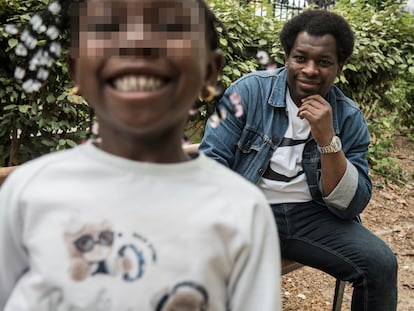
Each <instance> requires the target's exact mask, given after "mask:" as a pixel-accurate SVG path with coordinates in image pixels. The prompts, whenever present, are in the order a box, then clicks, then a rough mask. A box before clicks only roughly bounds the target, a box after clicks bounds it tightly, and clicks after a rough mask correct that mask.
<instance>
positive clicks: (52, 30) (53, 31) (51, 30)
mask: <svg viewBox="0 0 414 311" xmlns="http://www.w3.org/2000/svg"><path fill="white" fill-rule="evenodd" d="M46 34H47V35H48V37H49V38H50V39H51V40H55V39H56V38H57V37H58V36H59V29H57V28H56V27H55V26H53V25H52V26H49V27H48V28H47V31H46Z"/></svg>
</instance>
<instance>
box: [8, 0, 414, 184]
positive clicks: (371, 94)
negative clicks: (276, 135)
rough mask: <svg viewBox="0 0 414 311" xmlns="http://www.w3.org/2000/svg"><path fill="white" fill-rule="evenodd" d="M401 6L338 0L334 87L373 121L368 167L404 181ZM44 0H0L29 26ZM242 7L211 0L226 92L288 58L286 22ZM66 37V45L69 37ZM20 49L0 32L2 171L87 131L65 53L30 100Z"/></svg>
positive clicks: (406, 44)
mask: <svg viewBox="0 0 414 311" xmlns="http://www.w3.org/2000/svg"><path fill="white" fill-rule="evenodd" d="M402 2H404V1H388V0H385V1H362V0H361V1H358V0H356V1H355V0H352V1H350V0H339V1H337V5H336V6H335V8H334V9H333V10H334V11H336V12H338V13H339V14H341V15H343V16H344V17H345V18H347V19H348V20H349V22H350V24H351V26H352V27H353V29H354V31H355V35H356V46H355V51H354V54H353V56H352V57H351V59H350V61H349V62H348V64H347V65H346V66H345V68H344V71H343V74H342V76H341V77H340V79H338V81H337V83H338V85H339V86H340V87H341V88H342V89H343V90H344V91H345V93H346V94H347V95H349V96H350V97H351V98H353V99H355V101H356V102H357V103H358V104H359V105H360V107H361V109H362V110H363V112H364V114H365V116H366V118H367V120H368V123H369V127H370V131H371V135H372V144H371V147H370V152H369V161H370V164H371V167H372V168H373V170H374V171H375V172H377V173H379V174H386V175H387V177H388V178H391V179H394V180H403V179H404V175H403V172H402V171H401V170H400V169H399V167H398V165H397V162H396V161H395V159H393V158H391V157H389V151H390V148H391V147H392V143H393V139H394V137H395V135H396V134H397V132H399V131H403V132H404V133H405V134H407V135H410V137H413V138H414V134H413V124H414V109H413V105H414V37H413V36H414V18H413V17H412V16H410V15H408V14H407V13H405V12H404V11H403V10H402V9H401V3H402ZM45 3H47V0H40V1H39V0H26V1H18V0H0V20H1V24H2V25H4V24H6V23H17V24H19V23H21V22H27V21H28V20H29V19H30V16H31V14H32V13H33V12H36V11H38V10H39V9H40V8H41V7H43V6H44V5H45ZM239 3H240V1H236V0H234V1H232V0H227V1H223V0H209V4H210V6H211V7H212V9H213V11H214V12H215V13H216V14H217V16H218V17H219V18H220V19H221V20H222V22H223V24H224V25H225V27H226V29H227V32H228V36H227V37H226V36H224V29H222V28H219V29H218V30H219V32H220V33H222V34H223V36H222V38H221V40H220V43H221V46H222V49H223V50H224V53H225V57H226V66H225V67H224V70H223V74H222V76H221V78H220V82H221V84H222V85H223V87H226V86H228V85H229V84H230V83H231V81H234V80H236V79H238V78H239V77H241V76H242V75H244V74H245V73H248V72H251V71H254V70H257V69H258V65H257V63H256V59H255V55H256V53H257V51H258V50H265V51H268V52H269V53H270V54H271V56H272V57H273V58H274V59H275V60H276V61H277V62H278V63H281V64H282V63H283V60H284V53H283V50H282V48H281V46H280V44H279V40H278V33H279V31H280V29H281V28H282V26H283V24H284V23H285V21H281V20H277V19H275V18H272V17H271V15H270V14H269V15H268V16H255V15H254V8H253V7H250V6H246V5H244V6H240V5H239ZM379 3H380V5H379ZM268 12H271V8H270V7H269V8H268ZM62 40H63V41H67V37H66V34H63V35H62ZM16 44H17V42H16V40H15V39H13V38H12V37H10V36H9V35H8V34H6V33H5V32H4V30H3V27H0V62H1V64H2V66H1V68H0V166H7V165H16V164H20V163H23V162H25V161H27V160H29V159H32V158H35V157H37V156H39V155H41V154H44V153H48V152H50V151H54V150H59V149H63V148H67V147H71V146H74V145H76V144H78V143H80V142H81V141H82V140H84V139H85V138H86V136H87V133H88V132H89V128H90V119H91V116H90V113H89V108H88V106H87V105H86V103H85V102H84V101H83V100H82V98H80V97H78V96H76V95H71V94H70V92H69V90H70V88H71V86H72V84H71V82H70V77H69V74H68V67H67V65H66V62H65V57H66V55H63V56H62V59H61V61H60V62H59V63H58V65H57V66H56V67H55V71H54V79H49V81H48V82H47V83H46V84H45V85H44V87H43V88H42V89H41V91H40V92H39V93H36V94H34V95H33V96H31V97H27V96H26V95H25V94H24V93H23V92H22V90H21V88H20V86H19V85H16V83H15V82H14V80H13V78H12V77H13V66H12V63H13V60H14V54H13V51H12V49H13V47H14V46H15V45H16ZM207 115H208V112H207V111H206V110H202V111H201V112H200V113H199V114H198V115H196V116H194V117H192V119H191V120H190V122H189V124H188V129H187V136H188V137H189V139H190V141H192V142H196V141H198V140H199V139H200V137H201V134H202V132H203V129H204V124H205V121H206V117H207Z"/></svg>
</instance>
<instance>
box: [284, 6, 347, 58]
mask: <svg viewBox="0 0 414 311" xmlns="http://www.w3.org/2000/svg"><path fill="white" fill-rule="evenodd" d="M302 31H306V32H307V33H309V34H311V35H313V36H323V35H326V34H331V35H333V36H334V37H335V39H336V54H337V57H338V61H339V62H342V63H343V62H345V61H346V60H347V59H348V57H349V56H351V54H352V51H353V48H354V41H355V39H354V34H353V32H352V29H351V27H350V25H349V24H348V22H347V21H346V20H345V19H344V18H343V17H342V16H340V15H338V14H335V13H333V12H329V11H326V10H308V11H305V12H304V13H302V14H299V15H297V16H295V17H293V18H292V19H291V20H289V21H288V22H287V23H286V24H285V26H284V27H283V29H282V31H281V33H280V42H281V43H282V46H283V49H284V50H285V53H286V55H289V54H290V51H291V50H292V47H293V45H294V44H295V40H296V36H297V34H298V33H299V32H302Z"/></svg>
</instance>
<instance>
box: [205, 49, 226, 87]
mask: <svg viewBox="0 0 414 311" xmlns="http://www.w3.org/2000/svg"><path fill="white" fill-rule="evenodd" d="M223 67H224V55H223V52H222V51H221V50H220V49H216V50H214V51H212V52H211V53H210V57H209V62H208V67H207V75H206V83H207V84H208V85H213V86H214V85H216V84H217V79H218V77H219V75H220V73H221V70H222V69H223Z"/></svg>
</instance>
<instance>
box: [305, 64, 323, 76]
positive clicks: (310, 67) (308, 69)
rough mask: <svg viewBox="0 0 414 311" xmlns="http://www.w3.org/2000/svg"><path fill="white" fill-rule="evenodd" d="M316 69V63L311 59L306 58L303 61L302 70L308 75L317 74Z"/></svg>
mask: <svg viewBox="0 0 414 311" xmlns="http://www.w3.org/2000/svg"><path fill="white" fill-rule="evenodd" d="M318 70H319V69H318V65H317V64H316V62H315V61H313V60H308V61H307V62H306V63H304V65H303V68H302V71H303V72H304V73H306V74H307V75H310V76H312V75H315V74H317V73H318Z"/></svg>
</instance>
